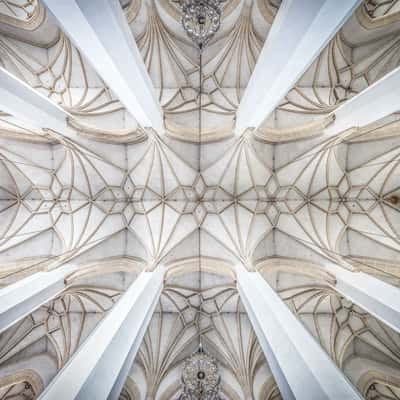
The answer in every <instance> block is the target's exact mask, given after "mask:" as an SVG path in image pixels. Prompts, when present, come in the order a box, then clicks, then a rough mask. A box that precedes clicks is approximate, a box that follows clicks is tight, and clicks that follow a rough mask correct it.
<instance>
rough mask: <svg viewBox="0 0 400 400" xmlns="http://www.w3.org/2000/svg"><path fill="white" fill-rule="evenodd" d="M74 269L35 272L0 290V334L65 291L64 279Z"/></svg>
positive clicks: (60, 268) (67, 266) (65, 267)
mask: <svg viewBox="0 0 400 400" xmlns="http://www.w3.org/2000/svg"><path fill="white" fill-rule="evenodd" d="M75 269H76V267H74V266H71V265H66V266H63V267H59V268H57V269H55V270H53V271H50V272H37V273H34V274H33V275H31V276H28V277H27V278H24V279H21V280H20V281H18V282H16V283H13V284H12V285H9V286H6V287H5V288H3V289H1V290H0V332H3V331H4V330H6V329H7V328H9V327H10V326H12V325H13V324H15V323H16V322H18V321H19V320H21V319H22V318H24V317H25V316H27V315H29V314H30V313H31V312H32V311H34V310H36V309H37V308H38V307H40V306H41V305H42V304H45V303H47V302H48V301H50V300H51V299H53V298H54V297H55V296H57V295H58V294H59V293H61V292H62V291H63V290H64V289H65V283H64V279H65V277H66V276H67V275H68V274H70V273H72V272H74V271H75Z"/></svg>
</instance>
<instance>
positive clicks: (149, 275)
mask: <svg viewBox="0 0 400 400" xmlns="http://www.w3.org/2000/svg"><path fill="white" fill-rule="evenodd" d="M164 272H165V269H164V267H163V266H158V267H157V268H156V269H155V270H154V271H152V272H147V271H144V272H142V273H141V274H140V275H139V276H138V277H137V279H136V280H135V281H134V282H133V283H132V284H131V286H130V287H129V288H128V290H127V291H126V292H125V293H124V294H123V295H122V297H121V298H120V299H119V301H118V302H117V303H116V304H115V306H114V307H113V308H112V309H111V311H110V312H109V313H108V314H107V315H106V317H105V318H104V319H103V320H102V321H101V322H100V323H99V325H98V326H97V327H96V328H95V329H94V331H93V332H92V333H91V334H90V335H89V337H88V338H87V339H86V340H85V342H84V343H83V344H82V345H81V346H80V348H79V349H78V351H77V352H76V353H75V354H74V356H73V357H72V358H71V359H70V361H69V362H68V363H67V364H66V365H65V367H64V368H63V369H62V370H61V371H60V372H59V373H58V375H57V376H56V377H55V378H54V380H53V381H52V382H51V383H50V385H49V386H48V387H47V388H46V390H45V391H44V392H43V393H42V395H41V396H40V397H39V399H40V400H54V399H57V400H72V399H75V400H78V399H79V400H88V399H96V400H103V399H110V400H116V399H118V397H119V394H120V392H121V390H122V387H123V385H124V382H125V380H126V377H127V375H128V373H129V370H130V368H131V366H132V364H133V361H134V359H135V356H136V354H137V352H138V350H139V346H140V344H141V342H142V340H143V337H144V335H145V333H146V330H147V327H148V325H149V323H150V320H151V317H152V315H153V312H154V309H155V307H156V305H157V303H158V300H159V298H160V295H161V291H162V288H163V280H164Z"/></svg>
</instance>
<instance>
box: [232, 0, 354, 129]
mask: <svg viewBox="0 0 400 400" xmlns="http://www.w3.org/2000/svg"><path fill="white" fill-rule="evenodd" d="M360 3H361V0H307V1H299V0H283V2H282V4H281V6H280V7H279V11H278V13H277V15H276V17H275V20H274V22H273V24H272V27H271V30H270V32H269V34H268V36H267V40H266V42H265V44H264V47H263V49H262V51H261V53H260V56H259V58H258V61H257V64H256V67H255V69H254V71H253V74H252V76H251V78H250V81H249V84H248V85H247V88H246V90H245V93H244V95H243V99H242V101H241V103H240V105H239V109H238V111H237V122H236V128H235V132H236V134H238V135H240V134H242V133H243V132H244V130H245V129H246V128H258V127H259V126H260V125H261V124H262V122H263V121H264V120H265V119H266V118H267V117H268V116H269V115H270V114H271V113H272V112H273V111H274V109H275V108H276V107H277V106H278V105H279V104H280V102H281V101H282V100H283V98H284V97H285V96H286V94H287V93H288V92H289V91H290V90H291V89H292V87H293V86H294V85H295V84H296V82H297V81H298V80H299V79H300V78H301V76H302V75H303V74H304V72H305V71H306V70H307V68H308V67H309V66H310V65H311V64H312V62H313V61H314V59H315V58H316V57H317V56H318V55H319V53H320V52H321V51H322V50H323V49H324V48H325V46H326V45H327V44H328V42H329V40H331V39H332V37H333V36H334V35H335V33H336V32H337V31H338V30H339V29H340V28H341V26H342V25H343V24H344V22H345V21H346V20H347V19H348V18H349V17H350V16H351V15H352V14H353V12H354V10H355V9H356V7H357V6H358V5H359V4H360Z"/></svg>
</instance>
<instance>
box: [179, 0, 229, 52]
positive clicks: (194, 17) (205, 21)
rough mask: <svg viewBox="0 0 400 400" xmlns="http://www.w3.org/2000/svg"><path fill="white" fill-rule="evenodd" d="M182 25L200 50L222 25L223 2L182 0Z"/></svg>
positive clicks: (215, 0) (216, 0)
mask: <svg viewBox="0 0 400 400" xmlns="http://www.w3.org/2000/svg"><path fill="white" fill-rule="evenodd" d="M180 5H181V8H182V25H183V29H184V30H185V31H186V33H187V34H188V36H189V37H190V38H191V39H192V40H193V41H194V42H195V43H196V44H197V46H198V47H199V49H200V50H202V49H203V48H204V46H205V45H206V44H207V43H208V42H209V41H210V39H211V38H212V37H213V36H214V35H215V34H216V33H217V31H218V29H219V27H220V25H221V13H222V12H221V0H180Z"/></svg>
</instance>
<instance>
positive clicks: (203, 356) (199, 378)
mask: <svg viewBox="0 0 400 400" xmlns="http://www.w3.org/2000/svg"><path fill="white" fill-rule="evenodd" d="M221 1H224V0H179V3H180V6H181V9H182V25H183V29H184V30H185V31H186V33H187V34H188V36H189V37H190V38H191V39H192V40H193V41H194V42H195V43H196V44H197V46H198V48H199V53H200V60H199V61H200V62H199V66H200V68H199V171H198V172H199V174H200V164H201V163H200V151H201V150H200V145H201V127H202V119H201V112H202V101H201V100H202V93H203V79H202V78H203V74H202V50H203V49H204V47H205V45H206V44H207V43H208V42H209V41H210V39H211V38H212V37H213V36H214V35H215V33H216V32H217V31H218V29H219V27H220V25H221V5H220V3H221ZM199 293H200V305H199V310H198V313H199V315H200V317H201V314H202V308H203V300H202V297H201V252H200V226H199ZM198 324H199V348H198V350H197V351H196V352H195V353H193V354H192V355H191V356H190V357H189V358H187V359H186V360H185V362H184V367H183V372H182V378H181V380H182V394H181V395H180V396H179V400H223V399H222V398H221V397H220V395H219V384H220V381H221V377H220V375H219V372H218V364H217V361H216V360H215V359H214V358H213V357H211V356H210V355H209V354H207V353H206V352H205V351H204V349H203V345H202V341H201V328H200V321H199V323H198Z"/></svg>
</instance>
